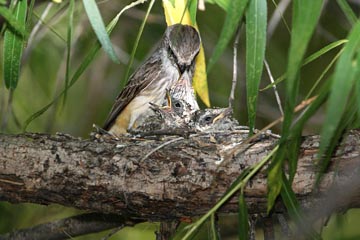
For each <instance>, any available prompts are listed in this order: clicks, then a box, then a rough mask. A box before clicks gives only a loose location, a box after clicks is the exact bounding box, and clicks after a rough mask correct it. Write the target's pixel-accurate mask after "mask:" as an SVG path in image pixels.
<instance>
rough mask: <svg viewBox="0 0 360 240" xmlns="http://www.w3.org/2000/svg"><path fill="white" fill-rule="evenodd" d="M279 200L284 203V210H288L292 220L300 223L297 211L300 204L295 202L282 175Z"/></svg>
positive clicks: (291, 191) (293, 194)
mask: <svg viewBox="0 0 360 240" xmlns="http://www.w3.org/2000/svg"><path fill="white" fill-rule="evenodd" d="M281 198H282V200H283V201H284V204H285V206H286V209H287V210H288V213H289V215H290V216H291V217H292V219H294V220H296V221H300V220H301V218H302V216H301V213H300V211H299V208H300V204H299V202H298V201H297V199H296V195H295V193H294V191H293V190H292V188H291V185H290V183H289V181H288V180H287V179H286V176H285V175H284V174H282V188H281Z"/></svg>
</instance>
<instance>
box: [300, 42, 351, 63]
mask: <svg viewBox="0 0 360 240" xmlns="http://www.w3.org/2000/svg"><path fill="white" fill-rule="evenodd" d="M347 42H348V40H347V39H341V40H338V41H336V42H333V43H330V44H329V45H326V46H325V47H323V48H321V49H320V50H318V51H316V52H314V53H313V54H311V55H310V56H308V57H307V58H306V59H305V61H304V62H303V64H302V66H305V65H307V64H308V63H311V62H312V61H314V60H316V59H318V58H319V57H321V56H322V55H324V54H325V53H327V52H329V51H330V50H332V49H334V48H337V47H338V46H341V45H343V44H345V43H347Z"/></svg>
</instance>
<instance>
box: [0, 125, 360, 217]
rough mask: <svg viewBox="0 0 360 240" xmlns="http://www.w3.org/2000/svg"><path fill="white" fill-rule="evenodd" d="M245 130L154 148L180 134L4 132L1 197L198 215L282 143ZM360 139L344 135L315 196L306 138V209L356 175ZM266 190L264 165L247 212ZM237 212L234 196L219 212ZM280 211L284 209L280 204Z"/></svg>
mask: <svg viewBox="0 0 360 240" xmlns="http://www.w3.org/2000/svg"><path fill="white" fill-rule="evenodd" d="M246 135H247V134H244V133H243V131H233V132H226V131H225V132H218V133H211V134H204V133H202V134H195V135H194V134H193V135H191V136H190V137H189V138H188V139H180V140H177V141H173V142H172V143H170V144H167V145H166V144H165V145H164V146H163V147H162V148H159V149H158V150H157V151H153V149H154V148H156V147H158V146H160V145H161V144H164V142H167V141H171V140H172V139H174V138H175V137H166V138H164V140H162V141H158V140H146V139H136V138H126V137H124V138H122V139H120V141H114V140H82V139H79V138H74V137H70V136H66V135H55V136H51V135H46V134H22V135H4V134H2V135H0V166H1V167H0V200H6V201H10V202H33V203H40V204H50V203H58V204H61V205H65V206H71V207H76V208H79V209H85V210H90V211H95V212H102V213H113V214H119V215H127V216H132V217H137V218H141V219H146V220H149V221H159V220H171V219H175V218H179V217H183V216H197V215H201V214H203V213H205V212H206V211H207V210H208V209H209V208H210V207H212V206H213V205H214V204H215V202H216V201H217V200H218V199H219V198H220V197H221V196H222V195H223V194H224V192H225V191H226V189H227V188H228V187H229V185H230V184H231V183H232V182H233V181H234V180H235V179H236V177H237V176H239V174H240V173H241V171H242V170H243V169H245V168H246V167H248V166H252V165H253V164H254V163H256V162H258V161H259V160H260V159H261V158H263V157H264V156H266V154H267V153H268V152H270V151H271V150H272V148H273V146H274V145H275V144H276V142H277V139H275V138H273V137H271V136H263V138H262V139H259V140H257V142H253V143H251V144H250V145H249V144H248V145H246V146H242V145H240V144H241V141H243V140H244V139H245V138H246V137H247V136H246ZM176 138H177V137H176ZM359 143H360V131H359V130H353V131H351V132H350V133H349V135H348V136H347V137H345V138H344V139H343V141H342V144H341V146H340V147H338V149H337V152H336V154H335V155H334V156H333V158H332V164H331V167H330V168H329V170H328V172H327V173H326V174H325V175H324V177H323V180H322V182H321V185H320V187H319V189H318V191H317V192H316V194H312V195H311V193H312V192H313V184H314V181H315V178H316V165H315V160H316V153H317V149H318V146H319V136H309V137H305V138H304V141H303V143H302V145H301V153H300V159H299V162H298V172H297V174H296V176H295V179H294V183H293V189H294V191H295V193H296V194H297V196H298V198H299V200H300V202H301V204H302V205H303V206H304V207H305V208H306V207H309V206H310V205H311V204H313V203H314V199H318V198H319V196H321V195H319V194H318V193H321V192H324V191H326V190H327V189H329V188H330V187H331V186H332V184H333V183H334V181H336V182H342V181H346V180H348V179H350V178H351V175H349V174H348V172H347V169H354V168H357V167H358V166H360V157H359V155H360V144H359ZM152 151H153V152H152ZM150 152H152V154H150V155H149V156H147V157H146V158H144V156H146V155H147V154H148V153H150ZM220 162H221V164H219V163H220ZM266 192H267V186H266V169H263V170H262V171H261V172H260V173H259V174H257V176H256V177H255V178H254V179H253V180H252V181H251V182H250V183H249V185H248V186H247V188H246V190H245V193H246V196H247V202H248V205H249V212H250V213H266ZM310 195H311V196H312V198H310V197H309V196H310ZM359 196H360V193H359V192H356V194H353V195H352V199H353V201H349V200H348V199H346V200H344V201H339V202H337V205H338V207H357V206H360V198H359ZM237 209H238V206H237V199H236V197H235V198H233V199H232V200H230V201H229V202H228V203H227V204H226V205H225V206H224V207H223V208H221V212H237ZM275 211H277V212H281V211H283V207H282V205H281V204H280V203H278V204H277V205H276V207H275Z"/></svg>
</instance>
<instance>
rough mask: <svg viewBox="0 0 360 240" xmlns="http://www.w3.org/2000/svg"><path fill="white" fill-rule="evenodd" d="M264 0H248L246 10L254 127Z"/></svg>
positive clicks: (248, 83) (263, 34) (262, 49)
mask: <svg viewBox="0 0 360 240" xmlns="http://www.w3.org/2000/svg"><path fill="white" fill-rule="evenodd" d="M266 21H267V5H266V0H250V2H249V7H248V10H247V12H246V90H247V107H248V115H249V127H250V131H251V132H252V131H253V129H254V128H255V118H256V106H257V96H258V93H259V85H260V80H261V75H262V72H263V66H264V64H263V63H264V57H265V45H266Z"/></svg>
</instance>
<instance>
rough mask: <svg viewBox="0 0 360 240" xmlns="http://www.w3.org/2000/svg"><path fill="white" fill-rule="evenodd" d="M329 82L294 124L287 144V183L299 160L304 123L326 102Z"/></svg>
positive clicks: (293, 174) (292, 175)
mask: <svg viewBox="0 0 360 240" xmlns="http://www.w3.org/2000/svg"><path fill="white" fill-rule="evenodd" d="M330 83H331V81H330V80H328V81H326V82H325V83H324V84H323V85H322V87H321V89H320V91H319V95H318V96H317V97H316V99H315V100H314V101H313V102H312V103H311V104H310V105H309V106H308V107H307V108H306V109H305V110H304V111H303V112H302V113H301V116H300V118H299V119H298V120H297V122H296V123H295V124H294V126H293V127H292V130H291V136H290V142H289V143H288V147H287V148H288V151H287V153H288V157H289V159H290V161H289V182H290V183H292V181H293V179H294V176H295V174H296V169H297V163H298V159H299V149H300V144H301V134H302V130H303V128H304V125H305V123H306V122H307V121H308V120H309V118H311V117H312V116H314V114H315V112H316V111H317V110H318V109H319V108H320V107H321V106H322V104H323V103H324V102H325V101H326V99H327V97H328V95H329V90H330Z"/></svg>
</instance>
